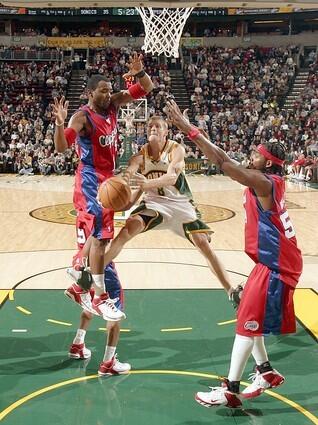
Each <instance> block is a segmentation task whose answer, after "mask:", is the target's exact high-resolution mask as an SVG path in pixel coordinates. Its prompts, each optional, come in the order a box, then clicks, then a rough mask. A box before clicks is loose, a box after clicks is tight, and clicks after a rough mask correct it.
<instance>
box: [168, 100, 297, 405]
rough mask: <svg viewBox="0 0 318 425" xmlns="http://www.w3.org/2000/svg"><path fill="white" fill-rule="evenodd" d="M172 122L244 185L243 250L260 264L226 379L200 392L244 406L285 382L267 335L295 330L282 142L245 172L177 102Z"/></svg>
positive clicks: (262, 151)
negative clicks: (248, 374)
mask: <svg viewBox="0 0 318 425" xmlns="http://www.w3.org/2000/svg"><path fill="white" fill-rule="evenodd" d="M168 114H169V116H170V119H171V120H172V122H173V124H174V125H176V126H177V127H178V128H179V129H180V130H181V131H183V132H184V133H185V134H187V135H188V137H189V138H190V139H191V140H193V141H194V143H195V144H196V145H197V146H198V148H199V149H201V151H202V152H203V153H204V154H205V155H206V156H207V157H208V158H209V159H210V160H211V161H212V162H214V163H215V164H217V165H218V166H219V167H220V169H221V170H222V171H224V173H226V174H227V175H228V176H229V177H231V178H232V179H233V180H236V181H238V182H239V183H241V184H242V185H244V186H247V189H246V190H245V195H244V197H245V203H244V206H245V211H246V222H245V251H246V253H247V254H248V255H249V256H250V257H251V258H252V259H253V261H254V262H255V263H256V265H255V267H254V269H253V270H252V272H251V274H250V275H249V277H248V280H247V283H246V285H245V287H244V290H243V292H242V298H241V302H240V306H239V309H238V312H237V328H236V336H235V340H234V345H233V350H232V357H231V365H230V371H229V374H228V377H227V378H226V379H225V380H224V382H223V386H222V387H216V388H212V390H211V391H209V392H199V393H197V394H196V397H195V398H196V401H197V402H198V403H200V404H202V405H204V406H206V407H211V406H222V405H223V406H227V407H232V408H235V407H241V406H242V400H243V399H244V398H254V397H257V396H259V395H260V394H262V393H263V392H264V391H265V390H266V389H268V388H274V387H277V386H279V385H281V384H282V383H283V382H284V377H283V376H282V375H281V374H280V373H279V372H277V371H276V370H275V369H273V368H272V366H271V364H270V362H269V360H268V356H267V352H266V349H265V345H264V335H268V334H270V333H272V334H275V335H279V334H286V333H291V332H295V330H296V321H295V313H294V307H293V293H294V289H295V286H296V285H297V283H298V280H299V278H300V275H301V272H302V257H301V252H300V250H299V249H298V247H297V241H296V237H295V231H294V228H293V226H292V223H291V221H290V218H289V215H288V212H287V210H286V207H285V182H284V178H283V163H284V160H285V148H284V146H283V145H282V143H280V142H273V143H270V142H268V143H264V144H261V145H258V147H257V148H256V150H255V151H254V152H253V153H252V155H251V164H250V167H249V169H246V168H244V167H242V166H240V165H237V164H236V163H235V162H233V161H232V160H231V159H230V158H229V157H228V156H227V154H226V153H225V152H224V151H223V150H222V149H220V148H219V147H217V146H215V145H213V144H212V143H211V142H210V140H209V139H208V138H207V137H206V135H203V134H202V133H201V132H200V130H199V129H198V128H196V127H193V126H192V125H191V124H190V123H189V121H188V120H187V119H186V118H185V117H184V116H183V115H182V113H181V112H180V109H179V108H178V106H177V105H176V103H175V102H173V101H171V102H170V103H169V106H168ZM251 354H252V355H253V357H254V359H255V362H256V371H255V375H254V377H253V382H252V384H251V385H249V386H248V387H247V388H245V389H244V390H243V391H242V393H240V380H241V377H242V374H243V371H244V368H245V366H246V363H247V360H248V358H249V356H250V355H251Z"/></svg>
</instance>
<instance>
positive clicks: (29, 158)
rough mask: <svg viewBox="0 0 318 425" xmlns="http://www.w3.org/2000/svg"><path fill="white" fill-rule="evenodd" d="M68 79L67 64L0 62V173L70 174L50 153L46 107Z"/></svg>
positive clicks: (50, 122) (49, 117)
mask: <svg viewBox="0 0 318 425" xmlns="http://www.w3.org/2000/svg"><path fill="white" fill-rule="evenodd" d="M70 76H71V65H70V64H69V63H63V62H61V63H57V62H56V63H42V62H41V63H35V62H31V63H24V62H19V63H11V62H0V172H4V173H17V174H31V173H41V174H49V173H51V172H53V171H54V172H61V170H62V168H66V169H68V170H69V171H74V166H75V165H74V163H72V164H68V158H67V156H66V157H65V158H64V157H63V158H62V157H61V156H59V155H57V154H56V153H55V152H54V143H53V132H54V119H53V116H52V111H51V106H50V102H51V101H52V97H55V96H58V97H59V96H62V95H65V94H66V89H67V85H68V82H69V79H70ZM71 156H72V155H71ZM72 162H73V159H72ZM61 164H62V165H61Z"/></svg>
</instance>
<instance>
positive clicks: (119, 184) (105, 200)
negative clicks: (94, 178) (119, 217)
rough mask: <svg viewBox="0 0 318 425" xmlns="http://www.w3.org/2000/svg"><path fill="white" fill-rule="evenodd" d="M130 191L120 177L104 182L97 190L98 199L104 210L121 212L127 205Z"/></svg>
mask: <svg viewBox="0 0 318 425" xmlns="http://www.w3.org/2000/svg"><path fill="white" fill-rule="evenodd" d="M130 197H131V190H130V187H129V185H128V184H127V183H126V182H125V180H123V179H122V178H121V177H112V178H110V179H108V180H106V181H104V182H103V183H102V184H101V185H100V187H99V190H98V198H99V201H100V203H101V204H102V206H103V207H104V208H111V209H113V210H114V211H122V210H123V209H124V208H125V207H126V205H127V204H128V203H129V201H130Z"/></svg>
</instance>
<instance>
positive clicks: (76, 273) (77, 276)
mask: <svg viewBox="0 0 318 425" xmlns="http://www.w3.org/2000/svg"><path fill="white" fill-rule="evenodd" d="M66 273H67V274H68V275H69V276H70V277H71V279H72V280H73V281H74V282H76V283H77V284H78V285H79V286H80V287H81V288H83V289H84V290H86V291H88V290H89V289H90V288H91V286H92V283H93V277H92V274H91V272H90V269H89V267H88V259H87V257H82V256H81V252H78V253H77V254H76V255H74V257H73V261H72V267H69V268H67V269H66Z"/></svg>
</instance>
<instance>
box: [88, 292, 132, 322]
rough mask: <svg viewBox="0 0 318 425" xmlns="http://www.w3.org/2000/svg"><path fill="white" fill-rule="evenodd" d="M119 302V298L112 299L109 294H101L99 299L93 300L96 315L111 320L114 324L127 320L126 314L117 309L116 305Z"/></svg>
mask: <svg viewBox="0 0 318 425" xmlns="http://www.w3.org/2000/svg"><path fill="white" fill-rule="evenodd" d="M117 301H118V298H114V299H111V298H109V296H108V295H107V293H104V294H101V295H100V296H98V297H97V296H95V297H94V298H93V300H92V309H93V310H94V314H97V315H98V316H102V318H103V319H104V320H111V321H113V322H117V321H119V320H122V319H126V315H125V313H124V312H122V311H121V310H119V309H118V308H117V307H116V305H115V303H116V302H117Z"/></svg>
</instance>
